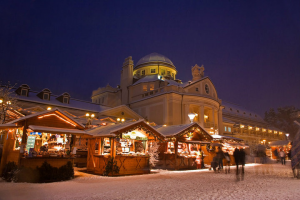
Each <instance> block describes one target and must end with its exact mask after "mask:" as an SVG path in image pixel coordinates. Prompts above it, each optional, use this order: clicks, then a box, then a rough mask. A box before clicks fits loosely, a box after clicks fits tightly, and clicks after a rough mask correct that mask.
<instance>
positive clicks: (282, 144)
mask: <svg viewBox="0 0 300 200" xmlns="http://www.w3.org/2000/svg"><path fill="white" fill-rule="evenodd" d="M269 146H270V147H271V158H272V159H275V160H276V159H279V152H280V150H283V151H284V152H285V153H286V154H287V153H288V152H290V151H291V148H292V145H291V141H290V140H278V141H273V142H270V144H269ZM275 151H277V156H276V153H275Z"/></svg>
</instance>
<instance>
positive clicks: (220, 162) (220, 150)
mask: <svg viewBox="0 0 300 200" xmlns="http://www.w3.org/2000/svg"><path fill="white" fill-rule="evenodd" d="M217 158H218V165H219V171H220V170H221V169H223V159H224V158H225V156H224V153H223V151H222V149H221V147H219V148H218V152H217Z"/></svg>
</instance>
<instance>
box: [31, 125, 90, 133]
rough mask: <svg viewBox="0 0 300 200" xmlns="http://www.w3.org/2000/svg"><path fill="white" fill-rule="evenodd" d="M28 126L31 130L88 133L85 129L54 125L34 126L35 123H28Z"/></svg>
mask: <svg viewBox="0 0 300 200" xmlns="http://www.w3.org/2000/svg"><path fill="white" fill-rule="evenodd" d="M28 128H29V129H31V130H33V131H34V132H46V133H60V134H61V133H63V134H75V135H88V134H87V133H86V132H85V131H83V130H79V129H66V128H55V127H49V126H36V125H29V127H28Z"/></svg>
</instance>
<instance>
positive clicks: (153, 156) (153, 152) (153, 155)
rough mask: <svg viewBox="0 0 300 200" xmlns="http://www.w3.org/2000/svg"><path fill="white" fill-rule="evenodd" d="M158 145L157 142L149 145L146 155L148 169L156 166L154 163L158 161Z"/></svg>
mask: <svg viewBox="0 0 300 200" xmlns="http://www.w3.org/2000/svg"><path fill="white" fill-rule="evenodd" d="M158 149H159V144H158V142H151V143H150V144H149V149H148V155H149V164H150V167H151V168H153V167H155V166H156V163H157V162H158V159H159V151H158Z"/></svg>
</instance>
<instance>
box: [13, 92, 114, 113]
mask: <svg viewBox="0 0 300 200" xmlns="http://www.w3.org/2000/svg"><path fill="white" fill-rule="evenodd" d="M36 95H37V93H36V92H29V94H28V97H26V96H17V100H20V101H28V102H34V103H40V104H45V105H48V106H59V107H65V108H71V109H78V110H85V111H91V112H101V111H103V110H105V109H108V108H110V107H107V106H102V105H99V104H95V103H92V102H86V101H82V100H78V99H73V98H70V101H69V103H68V104H66V103H62V102H60V101H58V100H57V99H56V98H57V97H58V96H56V95H52V94H51V97H54V98H50V100H43V99H41V98H39V97H38V96H36Z"/></svg>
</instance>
